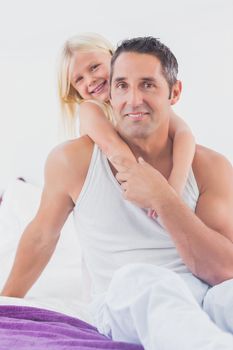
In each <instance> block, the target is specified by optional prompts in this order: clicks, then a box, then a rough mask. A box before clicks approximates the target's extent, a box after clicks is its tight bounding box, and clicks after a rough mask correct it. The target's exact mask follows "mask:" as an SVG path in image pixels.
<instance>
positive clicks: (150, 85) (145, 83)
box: [143, 82, 154, 89]
mask: <svg viewBox="0 0 233 350" xmlns="http://www.w3.org/2000/svg"><path fill="white" fill-rule="evenodd" d="M143 86H144V87H145V88H146V89H150V88H152V87H154V85H153V84H152V83H148V82H144V83H143Z"/></svg>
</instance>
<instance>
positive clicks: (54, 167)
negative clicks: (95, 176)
mask: <svg viewBox="0 0 233 350" xmlns="http://www.w3.org/2000/svg"><path fill="white" fill-rule="evenodd" d="M93 147H94V143H93V141H92V140H91V139H90V138H89V137H88V136H86V135H85V136H82V137H80V138H77V139H75V140H71V141H67V142H64V143H62V144H59V145H58V146H56V147H55V148H53V149H52V151H51V152H50V153H49V155H48V158H47V161H46V164H45V179H46V178H48V179H50V181H49V183H50V184H51V186H56V187H62V188H63V189H64V191H66V192H69V193H70V196H71V197H72V199H73V200H74V199H76V198H77V197H78V195H79V192H80V191H81V189H82V186H83V184H84V181H85V178H86V175H87V172H88V168H89V165H90V161H91V157H92V153H93Z"/></svg>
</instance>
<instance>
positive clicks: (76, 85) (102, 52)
mask: <svg viewBox="0 0 233 350" xmlns="http://www.w3.org/2000/svg"><path fill="white" fill-rule="evenodd" d="M112 54H113V47H112V45H111V44H110V43H109V42H108V41H107V40H106V39H104V38H103V37H101V36H99V35H97V34H83V35H78V36H76V37H73V38H71V39H70V40H68V41H67V42H66V43H65V45H64V48H63V51H62V55H61V65H60V70H59V97H60V103H61V107H62V111H63V116H64V121H65V125H66V126H68V129H69V130H70V135H72V136H75V133H74V130H75V122H76V115H77V107H78V106H79V117H80V119H79V121H80V135H88V136H89V137H90V138H91V139H92V140H93V141H94V142H95V143H96V144H97V145H98V146H99V147H100V148H101V150H102V151H103V152H104V153H105V155H106V156H107V158H108V159H109V160H110V161H111V159H112V158H114V157H115V156H123V157H124V158H128V159H129V160H130V161H132V162H136V159H135V157H134V155H133V153H132V152H131V150H130V148H129V147H128V145H127V144H126V143H125V142H124V141H123V140H122V139H121V138H120V137H119V136H118V134H117V132H116V131H115V129H114V116H113V112H112V109H111V106H110V102H109V85H108V84H109V73H110V72H109V70H110V61H111V56H112ZM169 136H170V137H171V139H172V140H173V168H172V171H171V174H170V176H169V178H168V182H169V184H170V185H171V186H172V187H173V188H174V189H175V191H176V192H177V193H178V194H179V195H181V194H182V192H183V189H184V186H185V183H186V180H187V177H188V173H189V169H190V166H191V164H192V161H193V157H194V152H195V140H194V137H193V135H192V133H191V131H190V129H189V127H188V126H187V124H186V123H185V122H184V121H183V120H182V119H181V118H179V117H178V116H177V115H175V113H173V115H172V116H171V118H170V122H169ZM111 162H112V161H111ZM112 164H113V165H114V167H115V168H116V169H117V171H120V170H121V169H120V167H119V165H117V164H114V163H113V162H112ZM148 215H149V216H152V217H154V216H156V213H155V212H154V211H151V210H149V212H148Z"/></svg>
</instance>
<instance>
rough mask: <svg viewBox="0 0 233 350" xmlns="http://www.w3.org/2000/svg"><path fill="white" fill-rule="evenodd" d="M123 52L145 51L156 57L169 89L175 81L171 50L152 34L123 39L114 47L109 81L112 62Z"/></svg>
mask: <svg viewBox="0 0 233 350" xmlns="http://www.w3.org/2000/svg"><path fill="white" fill-rule="evenodd" d="M124 52H135V53H142V54H143V53H145V54H149V55H153V56H155V57H157V58H158V59H159V61H160V63H161V66H162V73H163V75H164V78H165V79H166V81H167V83H168V86H169V90H170V93H171V89H172V87H173V85H174V84H175V83H176V81H177V74H178V63H177V60H176V58H175V56H174V55H173V53H172V52H171V50H170V49H169V48H168V47H167V46H166V45H164V44H162V43H161V42H160V41H159V40H158V39H156V38H153V37H152V36H147V37H139V38H133V39H128V40H124V41H123V42H122V43H121V44H120V45H119V46H118V47H117V49H116V51H115V53H114V54H113V56H112V60H111V74H110V83H111V81H112V76H113V69H114V64H115V62H116V60H117V58H118V57H119V56H120V54H122V53H124Z"/></svg>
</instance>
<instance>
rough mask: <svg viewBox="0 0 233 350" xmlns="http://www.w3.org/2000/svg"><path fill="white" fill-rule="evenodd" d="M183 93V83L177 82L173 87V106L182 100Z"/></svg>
mask: <svg viewBox="0 0 233 350" xmlns="http://www.w3.org/2000/svg"><path fill="white" fill-rule="evenodd" d="M181 91H182V83H181V81H180V80H177V81H176V83H175V84H174V85H173V87H172V91H171V105H174V104H175V103H176V102H177V101H179V99H180V95H181Z"/></svg>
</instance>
